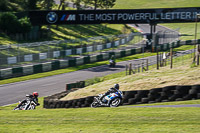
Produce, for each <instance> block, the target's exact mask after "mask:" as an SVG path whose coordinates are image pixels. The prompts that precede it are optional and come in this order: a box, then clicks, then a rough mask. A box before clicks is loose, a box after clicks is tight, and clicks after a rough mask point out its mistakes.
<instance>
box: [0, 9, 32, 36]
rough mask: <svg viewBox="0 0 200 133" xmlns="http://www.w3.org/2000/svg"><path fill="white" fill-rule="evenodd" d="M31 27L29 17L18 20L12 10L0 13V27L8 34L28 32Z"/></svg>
mask: <svg viewBox="0 0 200 133" xmlns="http://www.w3.org/2000/svg"><path fill="white" fill-rule="evenodd" d="M31 27H32V26H31V23H30V21H29V19H28V18H27V17H25V18H21V19H19V20H18V19H17V17H16V16H15V15H14V14H13V13H11V12H6V13H2V14H1V15H0V29H1V30H2V31H3V32H5V33H7V34H15V33H26V32H29V31H30V30H31Z"/></svg>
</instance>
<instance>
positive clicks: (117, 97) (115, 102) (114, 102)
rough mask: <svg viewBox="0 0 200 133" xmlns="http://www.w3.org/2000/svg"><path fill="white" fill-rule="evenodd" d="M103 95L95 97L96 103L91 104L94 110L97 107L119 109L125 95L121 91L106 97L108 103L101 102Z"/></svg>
mask: <svg viewBox="0 0 200 133" xmlns="http://www.w3.org/2000/svg"><path fill="white" fill-rule="evenodd" d="M102 95H103V94H99V95H98V96H97V97H94V101H93V103H92V104H91V107H92V108H96V107H118V106H119V105H120V104H121V102H122V98H123V94H122V92H121V91H120V90H118V91H117V92H115V93H111V94H109V95H108V96H105V97H104V98H105V100H106V103H104V102H103V101H101V100H100V98H101V97H102Z"/></svg>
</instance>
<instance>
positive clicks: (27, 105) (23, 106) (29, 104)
mask: <svg viewBox="0 0 200 133" xmlns="http://www.w3.org/2000/svg"><path fill="white" fill-rule="evenodd" d="M26 97H28V98H27V99H26V100H25V102H23V103H22V102H21V101H19V104H18V105H17V107H15V108H14V109H13V110H34V109H35V108H36V106H37V103H35V102H34V101H33V100H32V96H31V95H26Z"/></svg>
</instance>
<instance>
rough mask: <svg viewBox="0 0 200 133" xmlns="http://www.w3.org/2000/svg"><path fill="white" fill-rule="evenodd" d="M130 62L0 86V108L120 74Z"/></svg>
mask: <svg viewBox="0 0 200 133" xmlns="http://www.w3.org/2000/svg"><path fill="white" fill-rule="evenodd" d="M139 28H141V29H142V31H143V32H144V33H148V32H149V26H148V25H144V26H143V25H139ZM156 29H157V31H161V30H162V31H163V30H169V29H168V28H165V27H163V26H157V28H156ZM149 58H151V60H156V57H149ZM130 62H132V63H137V62H138V60H135V61H124V62H119V63H117V66H116V68H109V67H108V65H103V66H98V67H94V68H89V69H84V70H79V71H75V72H70V73H65V74H60V75H55V76H50V77H45V78H40V79H34V80H29V81H23V82H17V83H12V84H5V85H0V106H4V105H8V104H13V103H16V102H18V101H19V100H22V99H24V98H25V95H26V94H30V93H32V92H34V91H37V92H39V96H40V97H42V96H48V95H52V94H55V93H58V92H62V91H64V90H65V85H66V83H70V82H76V81H82V80H86V79H90V78H94V77H99V76H104V75H108V74H112V73H117V72H121V71H124V70H125V65H126V64H129V63H130Z"/></svg>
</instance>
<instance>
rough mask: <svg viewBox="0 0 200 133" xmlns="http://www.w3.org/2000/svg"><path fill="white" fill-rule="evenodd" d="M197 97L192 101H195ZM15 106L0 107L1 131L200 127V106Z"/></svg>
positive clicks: (191, 130)
mask: <svg viewBox="0 0 200 133" xmlns="http://www.w3.org/2000/svg"><path fill="white" fill-rule="evenodd" d="M197 101H198V102H199V100H197ZM197 101H195V100H193V101H191V102H190V103H193V102H194V103H195V104H196V103H197ZM174 103H177V102H174ZM151 105H154V104H151ZM13 107H14V106H13ZM13 107H12V108H11V106H9V107H0V129H1V132H8V133H9V132H27V131H29V130H31V132H42V133H49V132H68V133H78V132H83V133H90V132H98V133H101V132H118V133H130V132H137V133H152V132H156V133H157V132H169V133H172V132H181V133H198V132H199V128H200V119H199V117H200V114H199V108H124V107H118V108H80V109H43V108H42V107H38V108H37V109H36V110H30V111H12V109H13Z"/></svg>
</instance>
